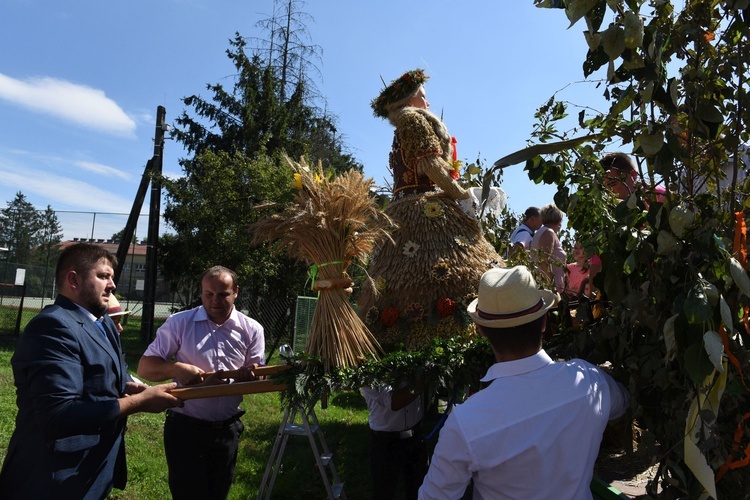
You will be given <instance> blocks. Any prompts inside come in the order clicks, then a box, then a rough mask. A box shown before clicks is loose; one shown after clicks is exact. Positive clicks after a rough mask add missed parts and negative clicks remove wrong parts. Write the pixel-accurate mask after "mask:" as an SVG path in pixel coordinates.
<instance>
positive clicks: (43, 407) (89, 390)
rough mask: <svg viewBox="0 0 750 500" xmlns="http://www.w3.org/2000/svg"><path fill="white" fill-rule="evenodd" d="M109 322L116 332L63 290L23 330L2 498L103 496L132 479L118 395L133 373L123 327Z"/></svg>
mask: <svg viewBox="0 0 750 500" xmlns="http://www.w3.org/2000/svg"><path fill="white" fill-rule="evenodd" d="M104 324H105V328H106V329H107V330H108V335H107V337H109V339H107V338H105V336H104V334H103V333H102V332H101V331H100V330H99V329H98V328H97V327H96V325H95V324H94V323H93V322H92V321H91V318H90V317H89V316H88V315H87V314H86V313H85V312H84V311H82V310H81V309H80V308H79V307H78V306H77V305H76V304H75V303H73V302H72V301H71V300H69V299H67V298H65V297H63V296H58V297H57V300H56V301H55V303H54V305H51V306H47V307H45V308H44V309H43V310H42V312H41V313H39V314H38V315H37V316H36V317H35V318H34V319H32V320H31V321H30V322H29V324H28V326H27V327H26V329H25V330H24V333H23V335H22V336H21V338H20V339H19V341H18V345H17V346H16V351H15V353H14V355H13V358H12V359H11V364H12V365H13V376H14V378H15V384H16V404H17V405H18V415H17V417H16V428H15V431H14V432H13V436H12V437H11V439H10V444H9V446H8V454H7V456H6V457H5V462H4V463H3V468H2V472H0V498H4V499H16V498H18V499H21V498H24V499H28V498H49V497H53V496H54V497H55V498H60V499H69V498H70V499H81V498H86V499H100V498H104V497H106V496H107V494H108V493H109V492H110V490H111V489H112V487H113V486H117V487H119V488H123V487H124V486H125V481H126V475H127V471H126V469H125V442H124V440H123V436H124V434H125V424H126V420H125V419H124V418H122V419H121V418H119V413H120V406H119V403H118V402H117V399H118V398H120V397H122V396H123V395H124V393H125V383H126V382H127V381H129V380H131V379H130V376H129V375H128V371H127V365H126V364H125V359H124V357H123V354H122V347H121V344H120V336H119V335H118V334H117V330H116V327H115V325H114V323H113V322H112V320H111V319H110V318H109V317H106V318H105V322H104Z"/></svg>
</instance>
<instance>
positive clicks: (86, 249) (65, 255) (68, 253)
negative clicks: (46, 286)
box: [55, 243, 117, 283]
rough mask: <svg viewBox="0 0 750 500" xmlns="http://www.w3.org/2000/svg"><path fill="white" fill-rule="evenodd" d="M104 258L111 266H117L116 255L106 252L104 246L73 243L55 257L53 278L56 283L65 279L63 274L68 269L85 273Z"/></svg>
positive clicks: (113, 267)
mask: <svg viewBox="0 0 750 500" xmlns="http://www.w3.org/2000/svg"><path fill="white" fill-rule="evenodd" d="M102 259H106V260H107V262H109V264H110V265H111V266H112V269H115V268H116V267H117V257H115V256H114V255H112V254H111V253H110V252H108V251H107V250H106V249H105V248H102V247H100V246H98V245H92V244H91V243H75V244H73V245H70V246H69V247H66V248H65V249H64V250H63V251H62V252H61V253H60V257H59V258H58V259H57V267H56V268H55V279H56V280H57V282H58V283H62V282H64V281H65V275H66V274H67V273H68V272H69V271H75V272H76V273H78V274H85V273H86V272H87V271H90V270H91V269H93V268H94V267H95V266H96V265H97V264H98V263H99V261H100V260H102Z"/></svg>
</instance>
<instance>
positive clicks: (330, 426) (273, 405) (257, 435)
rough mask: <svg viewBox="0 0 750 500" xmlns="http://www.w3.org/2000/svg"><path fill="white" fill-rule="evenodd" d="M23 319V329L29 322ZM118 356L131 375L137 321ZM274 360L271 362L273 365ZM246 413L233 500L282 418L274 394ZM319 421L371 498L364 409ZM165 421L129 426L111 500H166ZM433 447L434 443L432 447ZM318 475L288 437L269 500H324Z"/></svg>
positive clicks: (7, 378)
mask: <svg viewBox="0 0 750 500" xmlns="http://www.w3.org/2000/svg"><path fill="white" fill-rule="evenodd" d="M33 315H34V314H31V315H30V316H29V318H26V317H24V320H25V321H24V326H25V322H27V321H28V319H30V317H33ZM14 348H15V338H13V337H8V336H0V461H2V460H4V459H5V455H6V452H7V448H8V442H9V441H10V436H11V434H12V433H13V429H14V427H15V416H16V402H15V387H14V385H13V373H12V370H11V366H10V358H11V356H12V355H13V350H14ZM123 348H124V350H125V353H126V358H127V361H128V365H129V366H130V368H131V373H134V371H135V368H136V366H137V365H138V360H139V359H140V356H141V354H142V353H143V351H144V350H145V348H146V343H144V342H142V341H141V340H140V321H139V318H129V321H128V325H126V329H125V331H124V332H123ZM278 361H279V360H278V357H277V356H275V359H272V360H271V364H274V363H277V362H278ZM242 409H243V410H245V411H246V412H247V413H246V414H245V415H244V416H243V417H242V422H243V423H244V424H245V432H244V434H243V435H242V439H241V442H240V452H239V458H238V460H237V471H236V475H235V480H234V485H233V486H232V489H231V491H230V493H229V498H230V499H239V498H242V499H247V498H255V497H256V495H257V494H258V489H259V487H260V483H261V480H262V479H263V474H264V472H265V468H266V464H267V462H268V458H269V456H270V454H271V449H272V447H273V443H274V440H275V439H276V433H277V431H278V429H279V424H280V423H281V420H282V418H283V412H282V408H281V405H280V403H279V395H278V394H277V393H266V394H255V395H247V396H245V398H244V401H243V403H242ZM315 413H316V415H317V417H318V420H319V421H320V425H321V427H322V429H323V433H324V435H325V439H326V442H327V444H328V447H329V448H330V449H331V451H332V452H333V453H334V462H335V464H336V468H337V470H338V473H339V476H340V478H341V480H342V481H343V482H344V483H345V491H346V494H347V496H348V497H349V498H353V499H356V498H369V497H370V496H371V493H370V492H371V491H372V489H371V481H370V473H369V449H368V447H369V434H368V427H367V407H366V405H365V401H364V398H363V397H362V396H361V394H359V393H358V392H342V393H337V394H333V395H332V396H331V397H330V399H329V402H328V407H327V408H326V409H322V408H320V405H318V406H317V407H316V409H315ZM163 423H164V414H163V413H160V414H137V415H134V416H131V417H130V418H129V419H128V431H127V433H126V449H127V456H128V485H127V488H126V489H125V490H124V491H121V490H113V492H112V494H111V495H110V498H113V499H114V498H116V499H138V500H144V499H164V498H169V497H170V494H169V488H168V486H167V465H166V460H165V458H164V450H163V446H162V426H163ZM433 444H434V443H433ZM325 496H326V493H325V488H324V486H323V482H322V479H321V477H320V473H319V472H318V469H317V467H316V466H315V458H314V456H313V453H312V450H311V449H310V445H309V442H308V440H307V438H306V437H296V436H291V437H290V438H289V442H288V444H287V447H286V451H285V453H284V457H283V462H282V466H281V470H280V472H279V474H278V476H277V478H276V484H275V486H274V490H273V498H289V499H294V498H325Z"/></svg>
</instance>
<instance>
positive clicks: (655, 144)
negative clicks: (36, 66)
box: [635, 130, 664, 156]
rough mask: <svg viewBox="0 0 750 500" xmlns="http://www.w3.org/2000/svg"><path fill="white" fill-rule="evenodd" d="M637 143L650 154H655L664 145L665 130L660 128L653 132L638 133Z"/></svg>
mask: <svg viewBox="0 0 750 500" xmlns="http://www.w3.org/2000/svg"><path fill="white" fill-rule="evenodd" d="M635 141H636V145H637V146H640V147H641V149H642V150H643V152H644V153H645V154H646V155H648V156H651V155H655V154H656V153H658V152H659V150H660V149H661V147H662V146H663V145H664V131H662V130H660V131H658V132H656V133H653V134H638V135H637V136H636V137H635Z"/></svg>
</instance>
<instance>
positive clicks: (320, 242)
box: [250, 157, 393, 370]
mask: <svg viewBox="0 0 750 500" xmlns="http://www.w3.org/2000/svg"><path fill="white" fill-rule="evenodd" d="M286 159H287V161H288V162H289V164H290V165H291V166H292V168H293V169H294V170H295V172H296V174H297V175H296V176H295V177H296V179H297V182H298V183H300V186H299V189H298V191H297V193H296V194H295V197H294V201H293V202H292V203H290V204H288V205H286V206H284V207H283V210H282V211H281V212H279V213H275V214H273V215H270V216H269V217H266V218H265V219H262V220H260V221H258V222H257V223H255V224H253V225H252V226H251V227H250V230H251V231H252V232H253V233H254V234H253V243H260V242H264V241H269V242H274V243H275V244H276V245H277V246H279V247H281V248H282V249H283V250H285V251H286V252H287V253H288V254H289V255H290V256H292V257H295V258H298V259H300V260H303V261H304V262H305V263H306V264H307V265H310V266H312V265H315V266H317V273H318V275H317V277H318V278H319V279H321V280H338V279H340V278H344V277H348V275H347V274H346V270H347V269H348V267H349V265H350V264H351V262H352V261H353V260H355V259H356V260H359V261H364V260H365V258H366V257H367V256H368V255H369V254H370V252H371V251H372V249H373V245H374V243H375V241H376V239H378V238H382V237H383V236H386V237H387V236H388V230H389V229H390V228H391V227H392V226H393V224H392V222H391V220H390V218H389V217H388V216H387V215H386V214H385V213H384V212H383V211H382V210H380V209H379V208H378V206H377V205H376V203H375V201H374V199H373V197H372V196H371V194H370V187H371V186H372V180H371V179H367V180H365V178H364V176H363V175H362V173H360V172H357V171H349V172H346V173H343V174H341V175H338V176H335V177H333V178H331V179H326V178H324V176H323V172H322V169H321V166H320V164H318V167H317V168H316V169H315V170H313V169H311V168H310V167H309V166H308V165H307V164H306V163H305V161H304V159H303V160H300V162H299V163H297V162H295V161H293V160H291V159H290V158H288V157H287V158H286ZM268 206H270V205H263V207H268ZM341 281H342V282H345V281H346V280H341ZM305 351H306V352H307V353H308V354H310V355H314V356H320V357H322V358H323V360H324V362H325V366H326V369H327V370H328V369H330V367H331V366H334V367H347V366H355V365H357V364H358V363H359V362H360V361H361V360H363V359H365V358H366V357H368V356H372V357H375V358H377V357H378V354H379V353H380V352H381V348H380V345H379V344H378V341H377V340H376V339H375V337H374V336H373V335H372V333H370V330H369V329H368V328H367V326H365V324H364V323H363V322H362V321H361V320H360V319H359V317H358V316H357V314H356V313H355V312H354V310H353V309H352V307H351V304H350V303H349V295H348V293H347V291H346V290H345V289H344V288H338V287H331V288H325V289H321V290H320V292H319V298H318V302H317V305H316V307H315V313H314V314H313V319H312V324H311V327H310V335H309V337H308V340H307V346H306V347H305Z"/></svg>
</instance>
